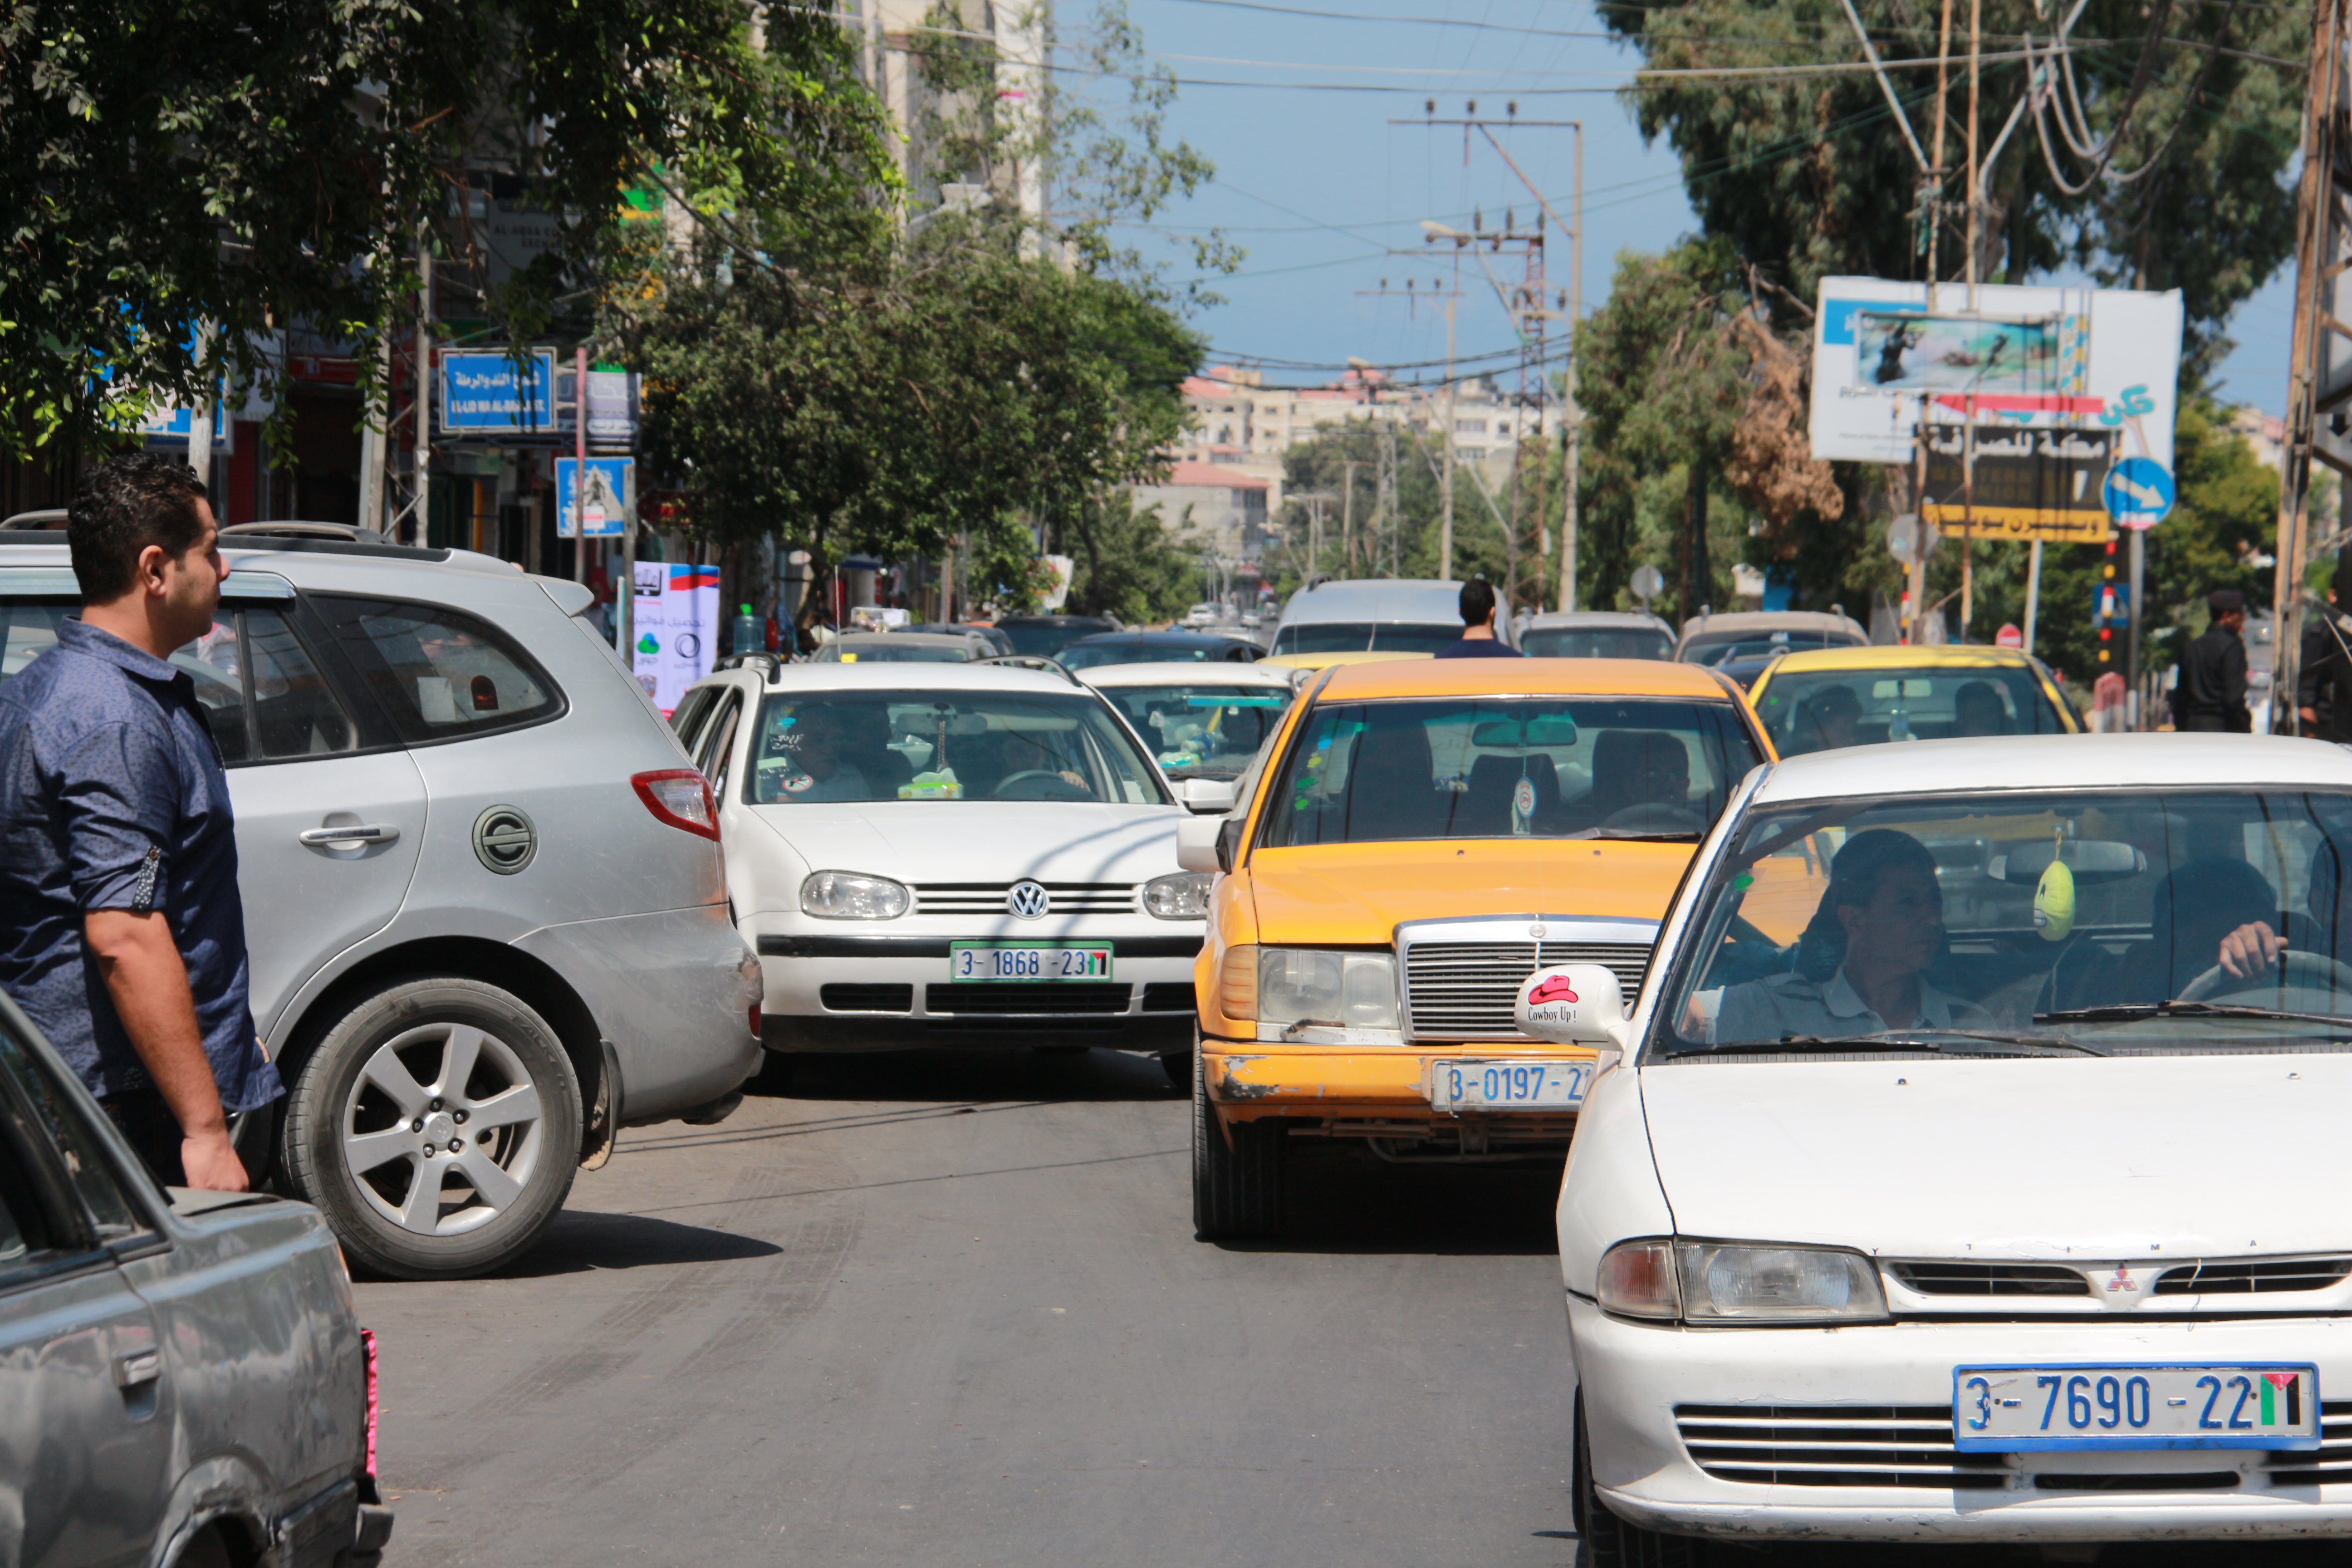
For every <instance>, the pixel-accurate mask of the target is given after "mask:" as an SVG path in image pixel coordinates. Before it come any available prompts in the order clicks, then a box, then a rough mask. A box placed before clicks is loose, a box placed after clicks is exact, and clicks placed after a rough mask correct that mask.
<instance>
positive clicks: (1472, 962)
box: [1404, 941, 1650, 1040]
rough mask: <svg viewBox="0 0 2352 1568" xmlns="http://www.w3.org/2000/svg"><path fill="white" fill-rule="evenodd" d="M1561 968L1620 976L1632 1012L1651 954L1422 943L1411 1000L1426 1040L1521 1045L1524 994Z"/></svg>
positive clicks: (1608, 946) (1574, 945)
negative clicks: (1534, 981) (1516, 1008)
mask: <svg viewBox="0 0 2352 1568" xmlns="http://www.w3.org/2000/svg"><path fill="white" fill-rule="evenodd" d="M1556 963H1598V964H1601V965H1604V966H1605V967H1607V968H1608V969H1609V970H1610V971H1611V972H1612V973H1614V974H1615V975H1616V976H1617V985H1618V989H1619V990H1621V991H1622V992H1623V993H1624V997H1625V1010H1626V1012H1628V1013H1631V1012H1632V1011H1633V1003H1634V1001H1635V999H1636V998H1638V997H1639V996H1640V995H1641V994H1642V977H1643V974H1644V973H1646V972H1647V971H1648V969H1649V967H1650V949H1649V947H1648V946H1647V945H1646V944H1644V943H1640V942H1550V941H1546V942H1414V943H1413V944H1412V946H1411V947H1409V948H1407V949H1406V950H1405V966H1404V967H1405V975H1404V985H1405V998H1406V1002H1407V1004H1408V1006H1409V1009H1410V1017H1411V1022H1412V1033H1413V1034H1414V1036H1416V1037H1419V1038H1422V1039H1438V1040H1516V1039H1522V1038H1524V1036H1522V1035H1521V1034H1520V1033H1519V1028H1518V1025H1517V1023H1515V1022H1514V1021H1513V1016H1512V1007H1513V1005H1514V1004H1515V1003H1516V1002H1517V999H1518V992H1519V987H1520V985H1521V984H1524V983H1525V982H1526V980H1527V978H1528V975H1530V974H1533V973H1535V972H1536V971H1537V970H1538V969H1541V968H1546V967H1548V966H1549V965H1552V964H1556Z"/></svg>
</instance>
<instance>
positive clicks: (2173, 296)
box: [1811, 278, 2181, 539]
mask: <svg viewBox="0 0 2352 1568" xmlns="http://www.w3.org/2000/svg"><path fill="white" fill-rule="evenodd" d="M1967 299H1968V291H1967V290H1966V289H1964V288H1962V287H1961V286H1959V285H1957V284H1949V283H1948V284H1944V285H1941V286H1939V287H1938V288H1937V290H1936V307H1937V308H1936V312H1935V314H1934V315H1933V316H1930V315H1929V314H1928V313H1927V286H1926V285H1925V284H1922V283H1897V282H1892V281H1889V280H1887V279H1879V278H1826V279H1822V289H1821V300H1820V308H1819V310H1818V311H1817V312H1816V314H1815V318H1814V329H1813V393H1812V410H1811V437H1812V455H1813V456H1814V457H1815V458H1823V459H1838V458H1843V459H1847V460H1850V461H1855V462H1864V463H1897V464H1907V463H1910V462H1912V461H1914V460H1915V458H1916V446H1915V444H1914V443H1915V437H1916V434H1917V431H1918V426H1919V421H1920V418H1921V416H1922V413H1923V411H1924V413H1925V416H1926V418H1927V423H1928V425H1929V426H1930V427H1931V428H1935V427H1938V426H1941V427H1946V428H1948V430H1949V432H1950V433H1951V435H1953V436H1955V437H1957V436H1958V435H1959V434H1960V432H1962V431H1964V430H1965V429H1966V428H1967V427H1968V426H1970V425H1974V426H1977V428H1978V430H1979V438H1980V442H1981V437H1982V432H1983V431H1984V430H1985V429H1986V428H1987V427H1989V426H2004V427H2008V428H2011V429H2023V430H2036V431H2039V430H2052V431H2072V432H2075V433H2097V434H2099V435H2100V437H2102V438H2103V439H2104V441H2105V445H2106V454H2105V456H2106V461H2107V462H2108V464H2109V465H2110V466H2111V467H2122V466H2125V465H2127V464H2133V463H2134V460H2135V459H2137V460H2140V461H2144V462H2145V463H2147V465H2149V466H2150V467H2151V468H2154V469H2160V470H2162V473H2163V476H2164V486H2163V487H2158V486H2154V485H2152V484H2150V483H2149V482H2148V481H2149V478H2150V476H2149V474H2148V472H2147V471H2146V470H2143V469H2140V468H2137V466H2134V467H2133V474H2134V477H2135V483H2136V484H2137V486H2138V488H2139V490H2140V491H2143V492H2147V493H2155V492H2156V491H2157V490H2158V489H2162V488H2164V487H2168V486H2169V485H2170V483H2171V473H2172V419H2173V413H2174V409H2175V406H2176V397H2177V391H2176V385H2177V383H2178V381H2179V372H2180V330H2181V309H2180V295H2179V292H2177V291H2173V292H2167V293H2160V294H2159V293H2149V292H2144V291H2137V290H2130V289H2059V288H2038V287H2035V288H2024V287H2011V286H2008V285H2003V284H1986V285H1982V286H1980V287H1979V289H1978V290H1977V303H1978V309H1977V311H1976V312H1975V314H1973V315H1970V314H1969V313H1968V312H1967V311H1965V310H1963V309H1961V307H1962V306H1963V305H1964V304H1965V302H1966V300H1967ZM1936 457H1937V454H1936V453H1935V452H1934V450H1933V449H1932V448H1931V450H1930V453H1929V460H1930V464H1931V466H1933V465H1934V463H1935V459H1936ZM2039 460H2040V459H2038V458H2037V461H2039ZM2053 460H2058V459H2053ZM2089 460H2090V459H2088V458H2080V457H2071V456H2070V457H2067V458H2063V460H2058V461H2059V463H2060V466H2059V468H2057V469H2056V470H2055V471H2054V473H2053V476H2052V477H2051V478H2050V479H2048V480H2047V481H2045V480H2044V479H2033V480H2032V483H2033V485H2034V486H2035V487H2036V489H2034V490H2033V492H2032V493H2033V494H2034V495H2035V496H2036V497H2037V498H2039V497H2040V496H2041V495H2042V493H2043V491H2042V488H2041V487H2042V486H2044V484H2045V482H2047V483H2055V484H2056V485H2057V486H2058V487H2059V488H2060V489H2062V490H2063V491H2064V492H2066V497H2067V499H2068V500H2069V504H2070V507H2071V502H2072V490H2073V487H2074V479H2075V476H2076V474H2077V472H2078V471H2079V467H2080V465H2081V464H2083V463H2085V462H2087V461H2089ZM1949 471H1950V470H1947V472H1949ZM2025 478H2026V476H2025V474H2024V471H2023V470H2022V469H2021V468H2015V467H2014V466H2012V470H2011V474H2010V476H2009V479H2008V480H2001V479H1996V480H1995V482H1996V484H2001V483H2008V482H2016V483H2023V482H2025ZM1977 483H1978V500H1979V503H1981V502H1982V501H1983V500H1984V487H1985V483H1986V470H1985V468H1983V467H1982V465H1981V464H1979V468H1978V470H1977ZM1928 488H1929V492H1930V494H1931V495H1933V496H1935V497H1936V498H1937V502H1938V503H1939V504H1941V505H1943V506H1944V507H1945V509H1946V510H1943V511H1942V512H1941V513H1940V514H1939V515H1938V516H1937V522H1938V523H1939V525H1941V526H1942V527H1944V528H1946V529H1948V530H1949V529H1952V528H1954V526H1955V522H1954V520H1953V519H1952V518H1951V516H1950V513H1949V510H1948V495H1947V494H1945V493H1943V492H1941V491H1940V490H1939V489H1938V487H1937V485H1936V483H1935V482H1934V481H1933V479H1931V480H1930V483H1929V487H1928ZM2090 488H2091V489H2092V491H2093V492H2094V493H2093V495H2092V500H2094V502H2096V503H2099V504H2101V506H2102V510H2105V505H2104V502H2103V500H2101V498H2103V497H2105V496H2106V495H2109V494H2111V493H2115V492H2114V491H2113V487H2110V486H2108V485H2106V484H2105V473H2104V472H2103V473H2101V474H2100V475H2099V476H2098V477H2097V479H2095V480H2094V481H2093V482H2092V484H2091V487H2090ZM2125 493H2126V494H2129V493H2131V492H2125ZM2023 504H2025V505H2027V506H2028V507H2030V508H2038V507H2039V506H2040V504H2041V501H2040V500H2039V499H2037V500H2034V501H2032V502H2028V503H2023ZM2140 504H2141V507H2142V510H2145V509H2146V503H2145V502H2142V503H2140ZM1979 510H1981V505H1980V507H1979ZM2036 515H2042V514H2040V513H2038V512H2037V513H2036ZM2110 516H2112V517H2115V518H2116V520H2117V521H2124V522H2126V524H2127V525H2129V524H2130V523H2132V522H2133V521H2134V518H2132V517H2125V516H2123V515H2122V514H2117V513H2110ZM2035 526H2039V525H2035ZM1978 531H1979V532H1981V531H1982V530H1981V529H1979V530H1978ZM2000 536H2001V537H2007V538H2031V537H2032V536H2033V535H2032V533H2030V532H2027V533H2020V532H2015V531H2010V530H2008V529H2006V528H2004V529H2003V530H2001V531H2000ZM2042 537H2045V538H2061V537H2063V538H2068V539H2073V538H2079V537H2089V536H2088V535H2083V534H2077V533H2074V532H2073V531H2063V532H2052V533H2045V534H2043V535H2042ZM2098 537H2104V534H2101V535H2099V536H2098Z"/></svg>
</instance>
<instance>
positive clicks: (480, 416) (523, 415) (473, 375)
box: [436, 349, 555, 435]
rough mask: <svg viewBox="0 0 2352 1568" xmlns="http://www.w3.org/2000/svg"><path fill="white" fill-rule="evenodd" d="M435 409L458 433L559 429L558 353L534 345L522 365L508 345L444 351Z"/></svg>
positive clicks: (449, 428) (448, 427) (444, 424)
mask: <svg viewBox="0 0 2352 1568" xmlns="http://www.w3.org/2000/svg"><path fill="white" fill-rule="evenodd" d="M436 412H437V413H438V414H439V415H440V416H441V428H442V429H444V430H446V431H449V432H450V433H452V434H453V435H454V434H484V435H486V434H491V433H495V432H507V433H516V432H520V431H526V430H552V429H554V428H555V354H554V352H553V351H552V350H550V349H535V350H533V351H532V352H531V353H530V354H529V355H527V356H526V357H525V359H524V362H523V364H522V365H521V366H520V368H518V367H517V365H516V364H515V362H514V359H513V357H512V356H511V355H509V353H507V352H506V351H505V350H503V349H492V350H488V351H482V352H471V351H468V352H458V351H455V350H452V351H450V352H448V353H444V354H443V355H442V356H441V406H440V408H439V409H438V410H436Z"/></svg>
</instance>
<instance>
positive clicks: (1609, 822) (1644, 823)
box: [1601, 800, 1701, 833]
mask: <svg viewBox="0 0 2352 1568" xmlns="http://www.w3.org/2000/svg"><path fill="white" fill-rule="evenodd" d="M1601 826H1603V827H1622V828H1627V829H1630V830H1632V831H1633V832H1636V833H1642V832H1648V833H1696V831H1698V829H1699V827H1700V826H1701V824H1700V822H1699V819H1698V813H1697V812H1695V811H1693V810H1691V809H1690V808H1689V807H1687V806H1681V805H1670V804H1668V803H1667V802H1665V801H1660V800H1645V801H1643V802H1641V803H1639V804H1638V805H1629V806H1626V807H1624V808H1623V809H1622V810H1620V811H1615V812H1612V813H1611V814H1610V815H1609V816H1607V817H1605V818H1603V819H1602V821H1601Z"/></svg>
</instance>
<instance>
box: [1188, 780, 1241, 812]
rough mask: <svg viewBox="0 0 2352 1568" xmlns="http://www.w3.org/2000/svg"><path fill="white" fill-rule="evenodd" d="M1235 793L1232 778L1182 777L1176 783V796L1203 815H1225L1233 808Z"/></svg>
mask: <svg viewBox="0 0 2352 1568" xmlns="http://www.w3.org/2000/svg"><path fill="white" fill-rule="evenodd" d="M1176 798H1177V799H1178V800H1180V801H1182V802H1183V803H1184V805H1186V806H1187V807H1189V808H1190V809H1192V810H1193V811H1197V812H1199V813H1200V814H1201V815H1202V816H1224V814H1225V813H1227V812H1229V811H1231V810H1233V808H1234V781H1233V780H1231V779H1182V780H1180V781H1178V783H1177V785H1176Z"/></svg>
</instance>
